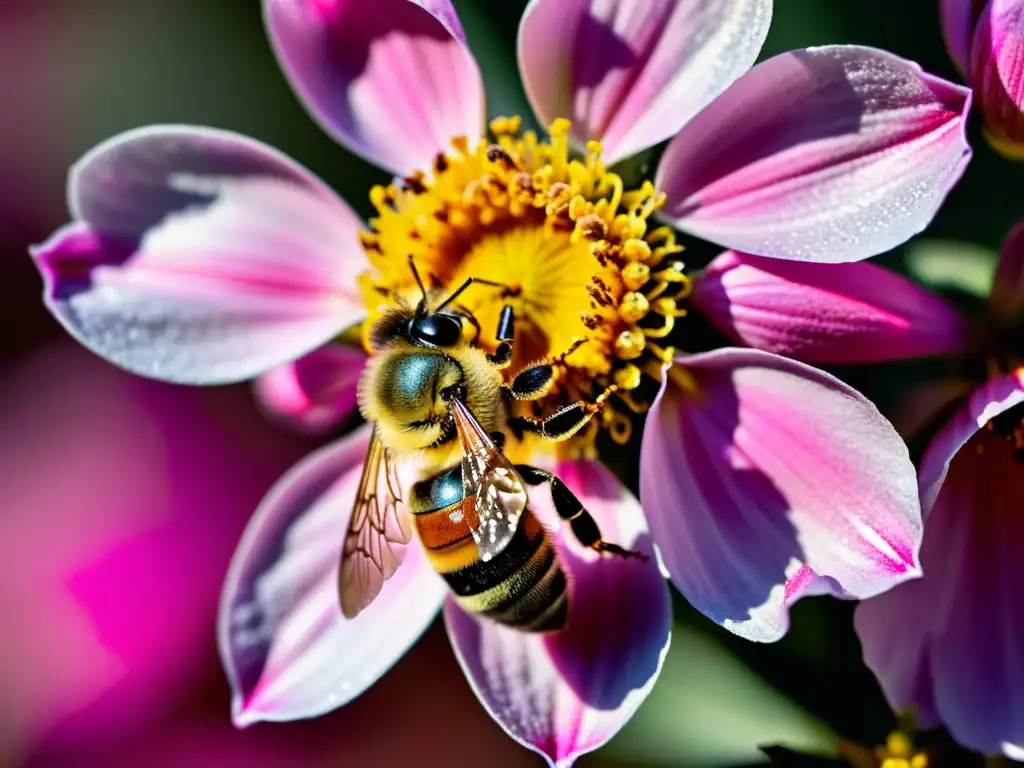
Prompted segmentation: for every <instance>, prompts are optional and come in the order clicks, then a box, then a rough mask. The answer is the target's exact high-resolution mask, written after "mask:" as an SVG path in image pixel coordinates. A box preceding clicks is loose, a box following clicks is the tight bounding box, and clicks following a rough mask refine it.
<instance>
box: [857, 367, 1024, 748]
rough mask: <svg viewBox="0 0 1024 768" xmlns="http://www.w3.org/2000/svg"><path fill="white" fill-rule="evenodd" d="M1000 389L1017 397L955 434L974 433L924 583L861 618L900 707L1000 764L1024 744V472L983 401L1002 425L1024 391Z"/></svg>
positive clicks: (943, 502) (938, 517)
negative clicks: (996, 756)
mask: <svg viewBox="0 0 1024 768" xmlns="http://www.w3.org/2000/svg"><path fill="white" fill-rule="evenodd" d="M1000 388H1003V389H1004V390H1006V389H1008V390H1010V391H1009V392H1007V391H1004V392H1002V393H1001V394H1003V395H1009V396H1007V397H1004V398H1003V399H1002V400H1001V401H1000V402H998V403H997V402H994V401H991V400H990V398H991V397H992V395H993V394H996V393H995V392H993V391H990V392H989V393H988V394H987V395H985V394H981V393H979V395H978V397H976V398H972V402H971V403H970V404H968V405H967V406H966V407H965V408H964V409H962V411H961V412H960V413H959V414H958V417H957V418H955V419H954V421H953V422H952V423H951V424H950V426H949V427H948V428H947V429H948V430H951V431H956V432H960V431H961V427H963V428H967V427H968V426H969V425H972V424H973V427H974V428H973V429H971V432H970V434H969V435H968V437H967V442H966V443H964V444H963V446H962V450H959V451H954V452H955V456H952V455H951V456H949V459H951V462H950V464H949V469H948V474H946V476H945V482H944V483H943V484H942V485H941V490H940V491H939V492H938V495H937V498H936V500H935V502H934V505H933V506H932V508H931V513H930V514H929V516H928V523H927V527H926V531H925V537H924V545H923V546H922V548H921V565H922V568H923V570H924V576H923V578H921V579H920V580H917V581H914V582H910V583H908V584H903V585H900V586H898V587H896V588H895V589H894V590H892V591H891V592H889V593H887V594H885V595H882V596H880V597H876V598H874V599H872V600H868V601H867V602H865V603H863V604H862V605H861V606H859V607H858V609H857V614H856V627H857V633H858V634H859V635H860V639H861V643H862V645H863V647H864V657H865V660H866V662H867V664H868V666H870V667H871V669H872V670H873V671H874V673H875V674H876V675H877V676H878V678H879V681H880V682H881V684H882V688H883V689H884V691H885V693H886V696H887V697H888V699H889V701H890V703H891V704H892V705H893V706H894V707H904V706H908V705H912V704H916V705H917V706H918V707H919V708H920V711H921V713H922V714H923V715H924V717H925V721H926V724H929V725H930V724H941V725H945V726H946V727H947V728H948V729H949V730H950V732H951V733H952V734H953V736H954V738H956V740H957V741H959V742H960V743H962V744H964V745H966V746H968V747H970V748H972V749H976V750H978V751H981V752H986V753H990V754H991V753H998V752H1000V751H1007V748H1008V746H1010V745H1012V744H1014V743H1016V744H1021V743H1024V657H1022V655H1021V638H1022V637H1024V592H1022V591H1021V589H1020V585H1021V583H1024V559H1022V558H1021V557H1020V552H1021V550H1022V548H1024V514H1021V513H1022V511H1024V510H1022V506H1021V497H1020V489H1021V488H1022V487H1024V464H1022V463H1021V462H1020V461H1015V460H1014V458H1013V452H1012V450H1011V449H1010V447H1009V446H1008V445H1006V443H1005V442H1004V438H1002V437H1000V436H998V435H995V434H993V433H991V432H989V431H987V430H985V429H979V428H978V424H979V423H981V421H980V417H979V416H978V413H979V411H978V408H979V406H980V405H981V404H982V403H983V402H986V401H988V402H989V406H988V407H987V408H984V409H983V411H984V412H985V413H986V415H987V416H988V417H991V416H996V415H998V414H999V413H1002V412H1004V411H1005V410H1008V409H1009V408H1010V407H1012V406H1013V405H1015V404H1018V403H1020V402H1022V401H1024V388H1022V384H1021V381H1020V380H1017V379H1015V378H1014V377H1006V378H1004V379H1003V380H1002V381H1001V383H994V385H993V387H990V388H989V389H990V390H993V389H1000ZM1014 392H1015V393H1016V394H1015V395H1014V394H1013V393H1014ZM976 417H977V418H976ZM986 420H987V418H986ZM936 443H937V444H938V443H939V441H938V440H937V441H936ZM933 448H935V450H937V451H938V452H940V453H943V454H944V453H946V452H947V451H948V446H941V445H934V446H933ZM922 481H924V478H923V477H922ZM924 488H925V487H924V486H923V485H922V490H924Z"/></svg>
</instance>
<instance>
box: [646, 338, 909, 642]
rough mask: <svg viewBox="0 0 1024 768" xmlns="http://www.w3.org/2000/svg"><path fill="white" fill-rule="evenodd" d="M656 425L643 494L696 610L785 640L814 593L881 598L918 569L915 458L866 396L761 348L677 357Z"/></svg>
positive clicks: (653, 418) (649, 427)
mask: <svg viewBox="0 0 1024 768" xmlns="http://www.w3.org/2000/svg"><path fill="white" fill-rule="evenodd" d="M676 364H677V365H681V366H683V368H682V371H681V372H682V373H683V375H688V376H691V377H692V378H693V380H694V382H695V386H696V387H697V391H696V393H694V394H692V395H689V396H687V395H683V394H682V393H681V391H680V389H679V388H677V387H676V386H674V385H672V384H670V385H669V386H667V387H665V388H663V390H662V392H661V394H660V395H659V397H658V400H657V401H656V402H655V405H654V408H652V410H651V412H650V414H649V415H648V417H647V423H646V425H645V429H644V437H643V446H642V449H641V454H640V473H641V474H640V497H641V499H642V502H643V507H644V511H645V512H646V514H647V517H648V520H649V521H650V524H651V532H652V533H653V534H654V540H655V542H656V543H657V544H658V547H659V549H660V550H661V554H662V559H663V561H664V564H665V566H666V567H667V569H668V572H669V574H670V575H671V577H672V581H673V582H674V583H675V585H676V586H677V587H678V588H679V589H680V590H681V591H682V593H683V594H684V595H685V596H686V598H687V599H688V600H689V601H690V602H691V603H692V604H693V605H694V607H696V608H697V609H698V610H700V611H701V612H703V613H704V614H706V615H707V616H708V617H710V618H711V619H712V620H714V621H716V622H718V623H720V624H722V625H723V626H725V627H726V628H727V629H730V630H731V631H733V632H735V633H736V634H738V635H741V636H743V637H746V638H748V639H751V640H759V641H773V640H777V639H779V638H780V637H782V636H783V635H784V634H785V632H786V629H787V627H788V623H789V618H788V608H789V606H790V605H791V604H792V603H794V602H795V601H796V600H798V599H799V598H800V597H801V596H802V595H804V594H821V593H828V594H832V595H836V596H839V597H858V598H863V597H870V596H872V595H876V594H878V593H880V592H884V591H885V590H886V589H889V588H891V587H892V586H894V585H895V584H898V583H899V582H901V581H904V580H906V579H910V578H913V577H915V576H917V575H918V574H919V572H918V569H917V565H916V553H917V548H918V545H919V544H920V537H921V517H920V507H919V505H918V500H917V492H916V487H915V480H916V478H915V474H914V467H913V465H912V464H911V462H910V458H909V456H908V454H907V449H906V447H905V446H904V444H903V441H902V440H901V439H900V438H899V435H897V434H896V431H895V430H894V429H893V428H892V426H891V425H890V424H889V422H887V421H886V420H885V419H884V418H883V417H882V416H881V414H880V413H879V412H878V410H877V409H876V408H875V406H874V405H873V404H872V403H871V402H870V401H868V400H867V399H866V398H865V397H863V396H862V395H860V394H859V393H858V392H856V391H854V390H853V389H851V388H850V387H848V386H846V385H845V384H843V383H842V382H840V381H839V380H838V379H836V378H834V377H832V376H830V375H829V374H827V373H824V372H822V371H819V370H817V369H815V368H811V367H810V366H807V365H803V364H801V363H797V362H794V361H792V360H787V359H785V358H782V357H779V356H777V355H771V354H768V353H766V352H760V351H756V350H739V349H724V350H719V351H716V352H708V353H705V354H701V355H695V356H693V357H689V358H686V359H685V360H682V361H677V363H676Z"/></svg>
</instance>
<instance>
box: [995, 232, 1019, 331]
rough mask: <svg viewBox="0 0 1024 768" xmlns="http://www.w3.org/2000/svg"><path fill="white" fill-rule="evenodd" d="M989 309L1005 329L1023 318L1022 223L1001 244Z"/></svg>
mask: <svg viewBox="0 0 1024 768" xmlns="http://www.w3.org/2000/svg"><path fill="white" fill-rule="evenodd" d="M989 309H990V311H991V312H992V314H993V315H994V316H995V317H996V318H998V319H999V321H1000V322H1001V323H1002V325H1003V326H1004V327H1007V328H1012V327H1013V326H1014V325H1015V324H1016V323H1017V322H1018V321H1019V320H1020V319H1021V317H1022V316H1024V222H1020V223H1018V224H1017V226H1015V227H1014V228H1013V229H1011V230H1010V234H1008V235H1007V236H1006V240H1004V241H1003V249H1002V253H1000V254H999V263H998V265H997V266H996V276H995V280H994V281H993V284H992V295H991V297H990V298H989Z"/></svg>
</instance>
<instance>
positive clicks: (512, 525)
mask: <svg viewBox="0 0 1024 768" xmlns="http://www.w3.org/2000/svg"><path fill="white" fill-rule="evenodd" d="M452 410H453V413H454V415H455V427H456V428H457V429H458V432H459V442H460V443H461V445H462V489H463V494H464V496H465V498H466V500H467V501H468V500H470V499H474V498H475V502H476V503H475V509H476V515H475V516H474V515H470V514H467V515H466V522H467V524H468V525H469V530H470V532H471V533H472V534H473V540H474V541H475V542H476V547H477V550H479V553H480V559H481V560H483V561H484V562H487V561H488V560H490V559H492V558H493V557H494V556H495V555H498V554H500V553H501V552H502V550H504V549H505V547H506V546H508V543H509V541H511V540H512V537H513V536H514V535H515V532H516V528H518V527H519V518H521V517H522V516H523V512H524V511H526V504H527V501H528V498H527V495H526V486H525V485H524V484H523V479H522V478H521V477H520V476H519V473H518V472H516V469H515V467H513V466H512V463H511V462H510V461H509V460H508V459H506V458H505V455H504V454H503V453H502V452H501V451H500V450H498V448H497V446H495V445H494V442H493V441H492V440H491V438H490V436H489V435H488V434H487V432H486V431H484V429H483V427H481V426H480V423H479V422H478V421H477V420H476V419H475V418H474V417H473V414H472V413H471V412H470V410H469V408H467V407H466V406H465V405H463V404H462V403H461V402H460V401H458V400H455V401H454V407H453V409H452ZM474 517H475V518H477V519H474Z"/></svg>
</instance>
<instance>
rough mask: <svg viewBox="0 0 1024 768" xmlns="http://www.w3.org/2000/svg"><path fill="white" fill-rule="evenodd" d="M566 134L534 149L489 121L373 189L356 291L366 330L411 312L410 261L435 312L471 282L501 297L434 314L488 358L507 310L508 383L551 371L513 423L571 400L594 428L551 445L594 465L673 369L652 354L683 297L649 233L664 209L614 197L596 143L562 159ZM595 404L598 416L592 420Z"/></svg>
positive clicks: (666, 245)
mask: <svg viewBox="0 0 1024 768" xmlns="http://www.w3.org/2000/svg"><path fill="white" fill-rule="evenodd" d="M570 128H571V123H570V122H569V121H568V120H564V119H558V120H555V121H554V122H553V123H552V124H551V126H550V129H549V135H550V139H549V140H548V141H544V140H543V139H541V138H540V137H538V136H537V135H536V134H535V133H533V132H532V131H525V132H523V131H521V120H520V119H519V118H518V117H516V116H512V117H500V118H496V119H494V120H492V121H491V123H490V132H491V136H490V137H482V138H481V139H480V140H479V141H477V142H476V144H471V142H470V141H469V140H468V139H466V138H465V137H456V138H455V139H453V140H452V150H451V151H449V152H446V153H439V154H438V155H437V157H436V158H435V160H434V163H433V166H432V168H431V169H430V170H429V171H428V172H417V173H414V174H412V175H410V176H408V177H406V178H405V179H401V180H396V181H395V182H394V183H392V184H390V185H388V186H387V187H381V186H378V187H374V188H373V189H371V190H370V201H371V203H372V204H373V206H374V208H375V209H376V211H377V215H376V216H375V217H374V218H372V219H371V220H370V231H369V232H368V233H365V234H364V235H362V236H361V244H362V247H363V249H364V251H365V252H366V255H367V257H368V259H369V261H370V264H371V269H370V270H368V271H367V272H365V273H364V274H363V275H361V276H360V277H359V284H360V289H361V291H362V295H363V297H364V301H365V303H366V306H367V310H368V314H369V317H368V322H367V323H366V324H365V328H366V329H368V328H370V327H371V326H372V325H373V323H374V322H375V321H376V320H377V319H378V318H379V317H380V316H381V314H382V313H384V312H386V311H388V310H389V309H390V308H392V307H394V306H395V305H396V303H404V304H406V305H409V306H414V305H415V304H416V302H417V301H418V300H419V289H418V287H417V286H416V284H415V282H414V279H413V275H412V272H411V270H410V269H409V258H410V257H411V258H412V259H413V262H414V263H415V265H416V267H417V270H418V271H419V273H420V274H421V275H422V276H423V280H424V283H425V285H426V288H427V290H428V292H429V294H430V301H431V303H432V305H433V306H437V305H438V304H440V303H441V301H443V300H444V299H445V298H446V297H447V296H448V295H449V294H450V293H451V292H452V291H453V290H454V289H455V288H456V287H458V286H459V285H461V284H462V282H463V281H465V280H466V279H467V278H469V277H473V278H477V279H480V280H486V281H492V282H495V283H499V284H500V286H499V287H494V286H487V285H474V286H472V287H471V288H470V289H469V290H467V291H466V292H465V293H463V294H461V295H460V296H459V298H458V299H457V301H455V302H453V303H452V304H451V305H450V306H449V307H448V309H447V310H446V311H452V312H455V313H457V314H461V315H463V316H465V317H466V319H467V323H470V324H471V326H472V329H473V332H472V333H470V334H468V336H467V338H469V339H472V340H473V342H472V343H474V344H476V345H477V346H479V347H480V348H481V349H483V350H485V351H487V352H493V351H494V349H495V348H496V346H497V341H496V339H495V332H496V330H497V326H498V318H499V316H500V313H501V311H502V308H503V307H504V306H505V305H506V304H507V305H511V306H512V308H513V310H514V313H515V317H516V339H515V344H514V352H513V360H512V363H511V365H509V366H508V367H507V368H506V369H504V371H503V375H504V376H505V377H506V381H510V380H511V377H513V376H514V375H515V374H516V373H517V372H518V371H519V370H521V369H522V368H523V367H524V366H525V365H527V364H529V363H532V362H535V361H537V360H551V361H553V364H554V367H555V369H556V371H555V379H554V383H553V385H552V386H551V388H550V390H549V391H548V392H547V393H546V394H545V395H544V397H543V398H542V399H541V400H538V401H535V402H516V403H514V404H513V411H514V413H513V415H520V416H529V417H531V418H543V417H544V416H546V415H549V414H550V413H552V412H553V411H554V410H556V409H557V408H558V407H561V406H563V405H566V404H568V403H570V402H575V401H577V400H583V401H584V402H585V403H586V404H587V405H588V413H593V414H594V420H593V421H592V422H591V425H590V426H588V427H587V428H585V429H583V430H581V431H580V432H579V433H578V434H577V435H576V436H574V437H572V438H571V439H570V440H569V441H567V442H566V443H564V444H560V445H561V446H562V449H561V452H562V453H563V454H568V455H578V454H581V453H582V454H586V453H590V452H592V450H593V439H594V436H595V434H596V432H597V431H598V429H599V428H601V427H603V428H604V429H606V430H607V431H608V433H609V434H611V436H612V437H613V438H614V439H616V440H619V441H623V442H624V441H625V440H627V439H628V438H629V434H630V431H631V423H630V419H629V417H628V415H627V414H628V413H632V412H637V413H642V412H643V411H644V410H646V407H647V405H649V398H650V397H653V393H654V392H656V391H657V383H658V382H659V381H660V379H661V372H662V370H663V369H664V367H665V366H666V365H668V364H669V363H670V362H671V359H672V354H673V353H672V350H671V349H668V348H663V347H662V346H660V345H659V344H658V343H655V341H653V340H654V339H660V338H662V337H664V336H666V335H667V334H668V333H669V332H670V331H671V330H672V329H673V327H674V323H675V318H677V317H681V316H682V315H683V314H684V313H685V310H684V309H683V308H682V307H681V306H680V303H679V302H680V301H681V300H682V299H683V298H684V297H685V296H686V295H687V294H688V292H689V287H690V286H689V279H688V278H687V277H686V275H685V274H684V270H683V264H682V262H679V261H676V260H674V259H673V257H674V256H675V254H678V253H679V252H680V251H681V250H682V247H681V246H679V245H678V244H677V243H676V242H675V235H674V233H673V232H672V230H671V229H669V228H667V227H652V226H650V224H649V222H650V218H651V216H652V215H653V214H654V213H655V211H657V210H658V208H660V207H661V206H662V205H663V204H664V195H662V194H661V193H659V192H658V191H657V190H656V189H655V188H654V186H653V185H652V184H651V183H650V182H643V183H642V184H641V185H640V187H638V188H635V189H627V188H625V185H624V183H623V180H622V178H621V177H620V176H619V175H618V174H615V173H611V172H609V171H608V170H607V168H606V167H605V164H604V161H603V148H602V147H601V144H600V143H599V142H596V141H591V142H589V143H588V144H587V146H586V152H585V154H583V155H582V156H579V155H573V154H572V153H571V151H570V146H569V129H570ZM477 326H479V329H480V330H479V334H477V333H476V331H475V328H476V327H477ZM366 332H367V331H366V330H364V339H365V334H366ZM645 382H647V383H652V382H653V384H654V386H653V387H647V386H645ZM641 389H644V390H645V391H646V390H648V389H649V390H651V391H650V392H646V393H645V394H644V396H640V395H639V393H640V390H641ZM604 397H607V398H608V406H609V407H600V406H601V404H602V403H603V402H604V401H603V398H604ZM591 408H592V410H591Z"/></svg>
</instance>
